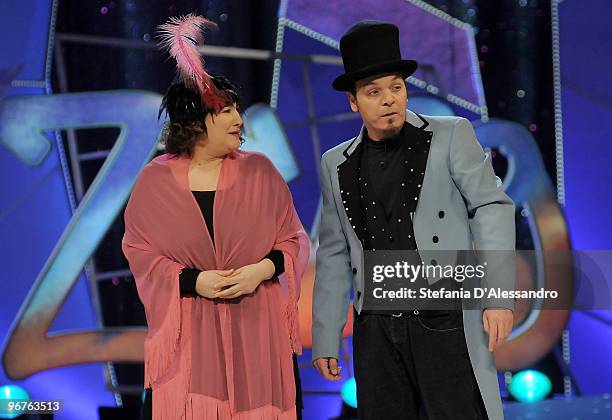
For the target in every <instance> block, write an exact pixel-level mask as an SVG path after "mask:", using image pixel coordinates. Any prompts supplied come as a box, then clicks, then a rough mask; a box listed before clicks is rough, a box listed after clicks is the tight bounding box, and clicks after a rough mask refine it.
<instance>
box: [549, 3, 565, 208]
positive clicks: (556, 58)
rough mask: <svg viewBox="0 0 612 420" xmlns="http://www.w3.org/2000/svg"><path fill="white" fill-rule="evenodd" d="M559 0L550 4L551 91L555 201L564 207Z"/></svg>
mask: <svg viewBox="0 0 612 420" xmlns="http://www.w3.org/2000/svg"><path fill="white" fill-rule="evenodd" d="M559 3H560V1H559V0H552V1H551V2H550V15H551V21H552V61H553V89H554V100H555V158H556V162H557V201H558V202H559V204H561V205H562V206H564V205H565V177H564V175H565V173H564V172H565V168H564V159H563V113H562V109H561V57H560V48H559Z"/></svg>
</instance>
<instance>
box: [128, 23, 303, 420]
mask: <svg viewBox="0 0 612 420" xmlns="http://www.w3.org/2000/svg"><path fill="white" fill-rule="evenodd" d="M194 19H195V20H194ZM209 24H210V23H209V22H208V21H206V20H204V19H203V18H200V17H196V16H188V17H186V18H183V19H180V20H177V19H175V20H173V21H171V23H170V24H169V25H174V26H176V28H175V27H172V28H171V29H172V30H175V31H176V33H175V34H174V35H173V36H175V37H181V38H182V37H185V38H186V39H187V40H188V41H195V42H194V43H197V42H200V41H201V38H199V37H201V28H202V27H203V26H204V25H209ZM184 25H187V26H188V27H187V28H185V27H184ZM181 26H183V27H182V28H180V27H181ZM172 42H174V43H177V42H178V41H177V40H176V39H174V40H172ZM192 45H193V44H192ZM175 52H176V50H175ZM171 53H172V49H171ZM179 54H180V53H179ZM173 56H175V54H174V53H173ZM175 58H176V59H177V62H180V60H181V59H185V57H177V56H175ZM191 58H193V57H191ZM198 62H199V63H201V61H200V60H199V57H198ZM190 65H193V60H192V63H191V64H190ZM179 71H180V73H181V76H183V77H182V80H180V81H179V82H177V83H174V84H173V85H172V86H171V87H170V88H169V90H168V92H167V93H166V95H165V97H164V100H163V102H162V109H165V110H166V112H167V114H168V116H169V119H170V121H169V123H167V124H166V133H165V147H166V151H167V153H166V154H165V155H162V156H160V157H158V158H155V159H154V160H153V161H152V162H151V163H149V164H148V165H147V166H145V168H144V169H143V171H142V173H141V175H140V177H139V179H138V181H137V183H136V186H135V188H134V191H133V193H132V196H131V197H130V200H129V202H128V206H127V208H126V211H125V222H126V231H125V236H124V239H123V251H124V253H125V255H126V257H127V259H128V261H129V263H130V269H131V270H132V273H133V275H134V278H135V280H136V285H137V288H138V294H139V297H140V299H141V300H142V302H143V304H144V307H145V313H146V317H147V324H148V327H149V330H148V334H147V338H146V340H145V387H146V388H147V398H146V402H145V407H144V416H145V417H148V418H152V419H164V420H168V419H187V420H189V419H215V420H216V419H220V420H224V419H240V420H249V419H265V420H268V419H270V420H272V419H296V418H300V409H301V401H300V399H301V398H300V389H299V388H300V387H299V377H298V375H297V368H296V365H295V353H299V352H300V351H301V348H300V343H299V338H298V335H297V325H296V324H297V298H298V294H299V290H300V287H299V281H300V278H301V276H302V274H303V271H304V268H305V266H306V263H307V260H308V254H309V242H308V238H307V236H306V234H305V232H304V229H303V227H302V225H301V223H300V221H299V219H298V216H297V214H296V211H295V208H294V207H293V203H292V200H291V195H290V193H289V190H288V188H287V185H286V184H285V182H284V181H283V179H282V177H281V176H280V174H279V173H278V172H277V171H276V169H275V168H274V166H273V165H272V163H271V162H270V161H269V160H268V159H267V158H265V157H264V156H263V155H261V154H258V153H248V152H243V151H240V150H238V148H239V146H240V144H241V138H240V129H241V126H242V120H241V118H240V114H239V112H238V108H237V102H238V97H237V94H236V89H235V88H234V87H233V86H232V84H231V83H230V82H229V81H227V80H226V79H224V78H222V77H211V76H209V75H208V74H207V73H205V72H204V71H203V67H202V68H200V69H197V72H199V73H198V74H196V75H195V76H194V75H193V73H189V72H185V71H184V69H183V70H181V68H180V66H179ZM151 400H152V403H151ZM151 410H152V413H151Z"/></svg>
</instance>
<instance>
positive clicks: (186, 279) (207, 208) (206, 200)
mask: <svg viewBox="0 0 612 420" xmlns="http://www.w3.org/2000/svg"><path fill="white" fill-rule="evenodd" d="M192 193H193V196H194V197H195V199H196V201H197V202H198V205H199V206H200V210H201V211H202V215H203V216H204V221H205V222H206V227H207V228H208V233H209V234H210V239H211V240H212V242H213V244H214V243H215V232H214V230H213V207H214V204H215V191H192ZM265 258H268V259H270V260H271V261H272V263H273V264H274V277H278V276H280V275H281V274H283V272H284V271H285V257H284V256H283V253H282V251H278V250H272V251H270V252H269V253H268V255H266V256H265V257H264V259H265ZM201 271H202V270H198V269H197V268H184V269H183V271H181V275H180V276H179V284H180V292H181V296H184V297H191V296H197V292H196V281H197V279H198V275H199V274H200V272H201Z"/></svg>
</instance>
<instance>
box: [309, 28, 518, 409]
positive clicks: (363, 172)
mask: <svg viewBox="0 0 612 420" xmlns="http://www.w3.org/2000/svg"><path fill="white" fill-rule="evenodd" d="M340 50H341V53H342V59H343V63H344V69H345V74H343V75H341V76H340V77H338V78H337V79H336V80H335V81H334V82H333V87H334V89H336V90H338V91H345V92H347V96H348V99H349V104H350V107H351V110H352V111H353V112H358V113H359V114H360V115H361V118H362V120H363V128H362V130H361V132H360V134H359V135H358V136H357V137H356V138H353V139H351V140H348V141H346V142H344V143H342V144H340V145H338V146H336V147H334V148H333V149H331V150H329V151H327V152H326V153H325V154H324V155H323V158H322V160H321V167H322V170H321V174H322V193H323V210H322V218H321V225H320V230H319V249H318V252H317V271H316V280H315V290H314V298H313V364H314V366H315V367H316V368H317V369H318V371H319V372H320V373H321V374H322V375H323V376H324V377H325V378H326V379H329V380H339V379H340V378H341V377H340V369H341V368H340V367H339V366H338V353H339V347H340V341H341V337H342V330H343V327H344V325H345V323H346V316H347V312H348V305H349V295H350V291H351V286H353V289H354V301H353V305H354V311H355V312H354V313H355V320H354V324H353V358H354V369H355V380H356V382H357V402H358V412H359V418H360V420H383V419H384V420H392V419H416V418H427V419H453V420H456V419H482V418H485V419H486V418H489V419H493V420H497V419H502V418H503V412H502V407H501V399H500V395H499V387H498V383H497V374H496V369H495V365H494V361H493V356H492V353H491V352H492V351H494V350H495V348H497V347H498V346H499V345H500V344H501V343H502V341H503V340H504V339H505V338H506V337H507V335H508V334H509V333H510V330H511V329H512V321H513V312H512V309H513V304H512V301H508V300H498V301H488V300H484V301H483V302H482V308H481V310H473V309H472V310H467V309H465V307H464V310H463V311H460V310H459V311H452V310H449V311H444V310H438V311H421V312H419V311H418V310H414V311H407V312H403V313H396V314H386V313H377V312H368V311H362V306H363V299H364V296H363V291H364V273H363V258H364V256H363V251H364V250H368V249H369V250H376V249H387V250H388V249H392V250H418V251H419V253H421V256H422V255H423V254H422V252H423V251H427V250H429V251H431V250H434V251H435V250H468V249H471V248H472V240H473V243H474V245H475V248H476V249H477V250H514V245H515V227H514V204H513V202H512V200H511V199H510V198H509V197H508V196H507V195H506V194H505V193H504V192H503V189H502V187H501V182H499V180H498V178H497V177H496V176H495V174H494V172H493V168H492V165H491V159H490V157H489V156H487V155H485V154H484V152H483V150H482V147H481V146H480V145H479V144H478V142H477V140H476V138H475V135H474V131H473V129H472V126H471V124H470V123H469V121H467V120H466V119H464V118H458V117H429V116H428V117H424V116H420V115H417V114H415V113H412V112H410V111H408V110H406V109H405V108H406V100H407V91H406V84H405V79H406V78H407V77H408V76H410V75H411V74H412V73H413V72H414V71H415V70H416V68H417V63H416V62H415V61H412V60H402V58H401V54H400V49H399V30H398V28H397V27H396V26H395V25H392V24H389V23H384V22H376V21H364V22H360V23H358V24H356V25H355V26H353V27H352V28H350V29H349V30H348V31H347V33H345V34H344V36H343V37H342V39H341V40H340ZM427 262H428V263H431V264H432V265H436V262H435V261H434V260H432V261H431V262H430V261H427ZM487 282H489V283H488V285H489V286H500V285H501V286H503V287H504V288H506V289H508V288H512V287H513V286H514V283H513V282H514V267H513V266H512V267H511V268H510V269H508V270H506V271H504V272H501V273H497V274H496V275H495V276H493V278H487Z"/></svg>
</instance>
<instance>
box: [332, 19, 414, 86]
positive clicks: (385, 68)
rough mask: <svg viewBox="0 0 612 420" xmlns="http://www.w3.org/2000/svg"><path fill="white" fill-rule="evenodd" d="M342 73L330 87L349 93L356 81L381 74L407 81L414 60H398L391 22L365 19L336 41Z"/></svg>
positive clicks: (398, 54)
mask: <svg viewBox="0 0 612 420" xmlns="http://www.w3.org/2000/svg"><path fill="white" fill-rule="evenodd" d="M340 52H341V53H342V61H343V63H344V71H345V73H344V74H343V75H341V76H339V77H337V78H336V80H334V82H333V83H332V86H333V87H334V89H336V90H339V91H349V90H351V89H353V87H354V86H355V82H356V81H357V80H361V79H365V78H366V77H370V76H374V75H376V74H382V73H392V72H400V73H401V74H402V76H403V77H404V79H405V78H407V77H408V76H410V75H411V74H412V73H414V71H415V70H416V69H417V66H418V65H417V62H416V61H414V60H402V56H401V53H400V47H399V29H398V28H397V26H395V25H393V24H392V23H387V22H380V21H374V20H366V21H362V22H359V23H357V24H355V25H353V26H352V27H351V28H349V30H348V31H346V33H345V34H344V35H343V36H342V38H340Z"/></svg>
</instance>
